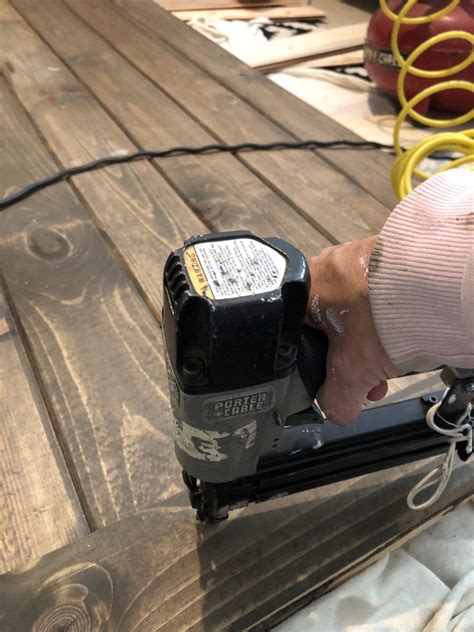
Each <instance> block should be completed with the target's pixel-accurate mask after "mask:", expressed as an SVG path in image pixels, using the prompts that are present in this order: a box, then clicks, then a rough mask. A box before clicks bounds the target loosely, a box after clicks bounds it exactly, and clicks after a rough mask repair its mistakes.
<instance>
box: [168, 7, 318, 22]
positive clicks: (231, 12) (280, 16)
mask: <svg viewBox="0 0 474 632" xmlns="http://www.w3.org/2000/svg"><path fill="white" fill-rule="evenodd" d="M158 4H159V3H158ZM172 13H173V15H174V16H175V17H176V18H178V20H182V21H183V22H189V21H191V20H254V19H255V18H260V17H265V18H268V19H269V20H272V21H273V22H284V21H289V20H317V19H321V18H323V17H324V16H325V15H326V13H325V12H324V11H321V10H320V9H318V8H317V7H313V6H311V5H308V6H300V7H261V8H250V9H215V10H212V9H207V10H195V9H194V10H191V11H173V12H172Z"/></svg>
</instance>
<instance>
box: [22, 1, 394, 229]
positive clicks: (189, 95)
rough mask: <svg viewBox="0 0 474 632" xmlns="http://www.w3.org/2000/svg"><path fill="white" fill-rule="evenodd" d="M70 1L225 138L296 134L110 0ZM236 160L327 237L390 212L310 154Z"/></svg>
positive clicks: (373, 223)
mask: <svg viewBox="0 0 474 632" xmlns="http://www.w3.org/2000/svg"><path fill="white" fill-rule="evenodd" d="M67 5H68V6H69V7H71V8H72V9H73V10H74V11H75V12H76V13H77V14H78V15H79V16H80V17H81V18H82V19H83V20H85V21H86V22H87V23H88V24H91V25H93V26H94V28H95V30H96V31H98V32H99V34H100V35H101V36H102V37H104V39H106V40H107V41H109V42H110V43H111V44H112V45H113V46H114V47H115V48H116V50H118V51H119V52H120V53H121V54H122V55H124V56H125V57H126V58H127V59H128V60H129V61H130V62H132V63H133V65H134V66H135V67H137V68H138V69H139V70H141V72H142V73H143V74H145V75H146V76H148V77H149V78H150V79H151V80H152V81H153V82H154V83H155V85H157V86H158V87H159V88H161V89H162V90H163V91H165V92H166V93H167V94H169V95H170V96H171V97H172V98H173V99H174V100H175V101H176V102H178V103H179V104H180V105H181V107H182V108H184V109H185V110H186V111H187V112H189V114H190V115H191V116H192V117H193V118H195V119H197V120H198V121H199V123H200V124H201V125H203V126H204V127H206V128H207V129H208V130H210V131H211V132H212V134H213V135H214V137H215V138H216V139H217V140H219V141H220V142H224V143H229V144H233V143H239V142H245V141H257V142H270V141H273V140H275V139H291V136H289V135H288V134H286V133H285V132H283V131H282V130H281V129H280V128H279V127H278V126H276V125H275V124H273V123H271V122H269V121H268V120H267V119H266V118H265V117H264V116H263V115H262V114H261V113H259V112H257V111H255V109H254V108H252V107H251V106H249V105H248V104H247V103H246V102H245V101H244V100H243V99H240V98H239V97H238V96H236V95H235V94H234V93H232V92H231V91H230V90H227V89H225V88H224V87H223V86H222V85H220V84H219V83H217V82H216V81H214V80H213V79H212V78H211V77H209V76H208V75H207V73H204V72H202V71H200V70H199V69H198V68H196V66H194V65H193V64H192V62H190V61H189V60H187V59H186V58H184V57H182V56H181V55H179V54H178V53H177V52H175V51H174V50H173V49H171V48H170V47H169V46H167V45H166V44H165V43H164V42H162V41H160V40H159V39H157V38H156V37H153V36H148V35H147V34H146V33H144V32H143V31H141V30H140V29H139V28H134V25H133V24H130V21H129V20H128V19H127V18H126V17H125V16H124V15H123V14H121V13H120V12H119V11H117V10H116V8H115V7H114V4H113V3H112V2H107V1H105V0H103V1H102V2H100V3H95V2H93V1H91V2H89V1H88V0H78V1H76V0H71V1H68V2H67ZM15 6H17V7H19V6H21V7H22V11H24V12H25V15H28V19H29V20H33V19H34V18H33V13H34V12H35V11H36V9H35V7H36V5H34V4H28V3H25V2H24V1H23V0H21V3H20V1H19V0H15ZM42 6H43V5H42ZM25 7H27V8H25ZM35 23H36V22H35ZM184 28H187V27H184ZM42 32H43V33H44V34H45V33H46V30H43V31H42ZM169 68H173V72H172V73H170V72H169V70H168V69H169ZM190 86H193V89H192V90H191V89H190ZM108 105H109V107H111V106H112V104H108ZM359 158H360V157H359ZM239 159H240V160H241V161H242V163H243V164H245V165H246V166H247V167H248V168H250V169H251V170H252V171H253V172H254V173H256V174H257V175H258V176H259V177H260V179H261V180H263V181H264V182H265V183H267V184H269V185H270V186H271V187H272V188H273V189H274V190H275V191H276V192H277V193H278V194H279V195H280V196H281V197H283V198H284V199H285V200H287V201H288V202H289V203H291V205H292V206H294V207H295V208H296V209H297V210H298V211H299V212H300V213H301V215H302V216H303V217H304V219H306V220H308V221H310V222H311V223H312V224H313V225H314V226H315V227H316V228H317V229H318V231H320V232H322V233H323V234H324V235H325V236H326V237H328V238H329V239H332V240H336V241H346V240H348V239H349V240H350V239H355V238H357V237H362V236H367V235H368V234H372V233H374V232H376V231H377V230H378V229H380V228H381V226H382V225H383V223H384V222H385V220H386V217H387V215H388V211H387V209H386V208H385V207H383V206H382V205H381V204H380V203H378V202H376V201H375V200H374V199H373V198H372V197H371V196H370V195H368V194H367V193H366V192H365V191H363V190H362V189H361V188H360V187H359V186H357V185H355V184H354V183H353V182H352V181H350V180H348V179H347V178H346V177H345V176H343V175H342V174H340V173H338V172H337V171H335V170H334V169H333V168H331V167H329V166H328V165H327V164H326V163H325V162H324V161H323V160H322V159H320V158H319V157H317V156H316V155H315V154H314V153H312V152H308V151H291V152H289V151H286V152H285V151H278V152H276V151H274V152H246V153H243V154H241V155H240V157H239Z"/></svg>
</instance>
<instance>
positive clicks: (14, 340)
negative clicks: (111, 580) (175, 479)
mask: <svg viewBox="0 0 474 632" xmlns="http://www.w3.org/2000/svg"><path fill="white" fill-rule="evenodd" d="M2 112H3V110H2ZM0 148H1V152H0V164H1V163H2V154H3V152H4V151H5V150H7V149H8V147H5V146H4V144H3V143H2V141H1V140H0ZM0 171H1V167H0ZM2 228H3V225H2V219H1V218H0V231H1V230H2ZM0 385H1V387H0V573H6V572H7V571H9V570H13V569H16V568H17V567H18V566H24V565H25V564H30V563H32V562H33V560H36V559H37V558H38V557H40V556H42V555H45V554H46V553H49V552H50V551H54V550H55V549H59V548H60V547H62V546H64V545H66V544H69V543H70V542H73V541H74V540H76V539H77V538H79V537H81V536H84V535H86V534H87V533H89V529H88V527H87V523H86V520H85V518H84V515H83V513H82V511H81V507H80V503H79V500H78V498H77V495H76V493H75V490H74V488H73V485H72V482H71V479H70V477H69V473H68V470H67V466H66V463H65V461H64V458H63V455H62V454H61V450H60V448H59V445H58V443H57V440H56V437H55V435H54V432H53V428H52V425H51V420H50V418H49V416H48V413H47V411H46V407H45V404H44V402H43V400H42V397H41V394H40V391H39V388H38V385H37V383H36V381H35V377H34V375H33V372H32V369H31V366H30V364H29V362H28V359H27V356H26V353H25V349H24V347H23V344H22V342H21V336H20V332H19V331H18V327H17V324H16V323H15V321H14V319H13V316H12V314H11V312H10V310H9V309H8V307H7V303H6V299H5V297H4V294H3V292H2V291H1V290H0ZM0 627H1V624H0Z"/></svg>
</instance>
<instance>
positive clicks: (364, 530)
mask: <svg viewBox="0 0 474 632" xmlns="http://www.w3.org/2000/svg"><path fill="white" fill-rule="evenodd" d="M425 469H426V464H425V467H421V469H420V466H417V467H414V466H413V465H412V466H410V467H403V468H399V469H398V471H397V470H392V471H390V472H388V473H384V474H375V475H372V476H370V477H362V478H359V479H357V480H355V481H351V482H346V483H341V484H337V485H333V486H331V487H330V488H326V489H319V490H314V491H312V492H305V493H303V494H300V495H298V497H297V498H296V497H295V498H292V499H288V498H287V499H284V500H279V501H276V502H268V503H266V504H263V505H259V506H256V507H254V508H252V509H246V510H240V514H239V513H237V514H236V515H234V517H233V518H231V519H230V520H228V521H227V522H225V523H222V524H220V525H218V526H214V527H210V526H209V525H207V526H202V525H199V524H198V523H196V522H195V520H194V517H193V516H192V514H191V511H190V510H189V509H186V508H184V507H183V506H182V505H181V504H180V503H179V502H176V503H174V504H170V505H169V506H168V507H162V508H155V509H153V510H150V511H148V512H146V513H142V514H138V515H136V516H134V517H132V518H130V519H127V520H124V521H122V522H120V523H118V524H116V525H112V526H111V527H108V528H105V529H102V530H101V531H99V532H97V533H94V534H92V535H91V536H89V537H87V538H85V539H83V540H82V541H80V542H78V543H76V544H73V545H71V546H69V547H66V548H64V549H62V550H61V551H58V552H56V553H52V554H50V555H48V556H46V557H45V558H44V559H43V560H41V561H40V562H39V563H38V564H37V565H36V566H35V567H34V568H33V569H31V570H28V571H26V572H25V573H23V574H21V575H15V576H3V577H0V604H2V605H1V606H0V615H1V621H2V624H3V627H2V632H17V630H18V629H19V628H18V625H19V622H21V625H23V626H24V628H22V629H28V630H29V629H34V630H38V631H41V632H46V631H48V632H49V631H50V630H51V631H52V630H59V629H64V628H65V627H67V626H71V629H73V628H72V626H73V625H74V630H77V631H78V632H82V631H84V632H85V631H86V630H88V631H89V630H90V631H99V630H111V631H112V630H113V631H114V632H138V631H140V632H156V631H158V630H164V631H166V632H175V631H179V630H192V631H193V632H204V631H206V630H216V631H220V630H234V631H236V632H237V631H241V630H248V629H251V630H267V629H269V628H270V627H271V625H273V624H276V623H278V622H279V621H281V620H282V619H283V618H285V617H286V616H288V614H290V613H291V612H292V611H294V610H295V609H297V608H299V607H301V606H302V605H304V604H306V603H307V602H309V601H310V600H311V599H312V598H314V597H315V596H319V595H321V594H324V593H325V592H327V591H329V590H330V589H331V588H332V587H334V586H335V585H337V584H338V583H340V582H341V581H342V580H344V579H346V578H348V577H349V576H351V575H352V574H354V572H356V570H357V569H360V568H361V567H363V566H366V565H368V564H369V563H371V562H373V561H375V559H377V558H378V557H380V556H381V555H383V554H384V553H385V552H386V551H387V550H390V549H392V548H394V547H395V546H397V545H399V544H400V543H401V542H403V541H404V540H405V539H406V538H407V535H408V534H409V533H410V532H413V531H420V530H422V529H423V527H427V526H430V525H431V524H433V523H434V522H435V521H436V520H437V519H439V518H440V517H441V516H442V515H444V514H445V513H446V512H447V511H449V510H450V509H452V508H453V507H454V506H455V505H456V504H458V503H460V502H463V501H464V500H465V499H467V498H469V497H470V496H471V495H472V493H473V491H474V488H473V484H472V467H470V466H464V467H462V468H460V469H459V470H458V471H457V472H456V473H455V476H454V478H453V479H452V481H451V483H450V486H449V487H448V489H447V490H446V492H445V494H444V495H443V496H442V498H441V499H440V501H438V502H437V504H436V505H435V506H434V507H432V508H430V509H429V510H425V511H423V512H410V511H409V510H408V509H407V508H406V505H405V496H406V493H407V492H408V490H409V489H410V487H411V486H412V485H413V484H414V483H415V482H416V481H417V480H418V479H419V477H420V475H421V471H424V470H425ZM175 500H178V499H177V498H176V499H175ZM184 502H185V499H184ZM20 627H21V626H20Z"/></svg>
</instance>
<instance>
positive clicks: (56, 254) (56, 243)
mask: <svg viewBox="0 0 474 632" xmlns="http://www.w3.org/2000/svg"><path fill="white" fill-rule="evenodd" d="M29 246H30V248H31V250H32V251H33V252H34V253H35V254H36V255H38V256H39V257H45V258H46V259H57V258H64V257H67V256H68V254H69V251H70V249H71V248H70V245H69V242H68V241H67V240H66V239H65V238H64V237H63V236H62V235H60V234H59V233H57V232H56V231H54V230H51V229H49V228H38V229H37V230H35V231H34V232H33V233H31V235H30V238H29Z"/></svg>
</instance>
